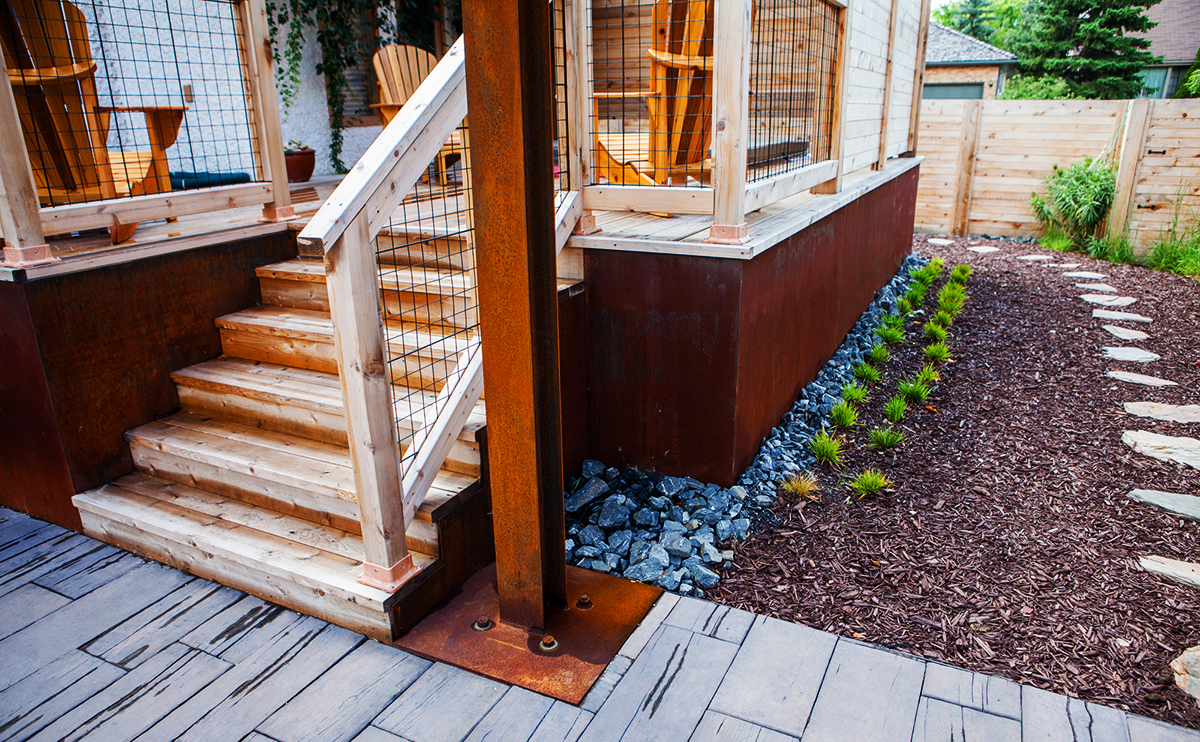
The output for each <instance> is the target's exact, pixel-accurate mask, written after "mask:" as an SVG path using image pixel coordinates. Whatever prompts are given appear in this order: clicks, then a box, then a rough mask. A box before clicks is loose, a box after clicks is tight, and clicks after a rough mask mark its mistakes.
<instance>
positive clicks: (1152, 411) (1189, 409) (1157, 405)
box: [1125, 402, 1200, 423]
mask: <svg viewBox="0 0 1200 742" xmlns="http://www.w3.org/2000/svg"><path fill="white" fill-rule="evenodd" d="M1125 411H1126V412H1128V413H1129V414H1130V415H1137V416H1138V417H1152V418H1154V419H1155V420H1163V421H1165V422H1169V423H1200V405H1197V404H1185V405H1173V404H1162V403H1161V402H1126V403H1125Z"/></svg>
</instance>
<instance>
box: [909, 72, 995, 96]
mask: <svg viewBox="0 0 1200 742" xmlns="http://www.w3.org/2000/svg"><path fill="white" fill-rule="evenodd" d="M999 80H1000V67H999V66H998V65H994V64H992V65H964V66H961V67H959V66H955V67H934V66H929V67H926V68H925V83H926V84H929V83H948V82H950V83H953V82H981V83H984V86H983V98H984V100H992V99H994V98H995V97H996V94H997V93H998V92H999V91H998V90H997V89H996V88H997V86H998V85H999Z"/></svg>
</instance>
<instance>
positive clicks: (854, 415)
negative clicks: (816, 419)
mask: <svg viewBox="0 0 1200 742" xmlns="http://www.w3.org/2000/svg"><path fill="white" fill-rule="evenodd" d="M829 419H830V421H831V422H832V423H833V424H834V425H835V426H836V427H839V428H853V427H854V426H855V425H858V408H857V407H855V406H854V405H852V404H851V403H849V402H847V401H846V400H844V399H843V400H841V401H839V402H838V403H837V404H835V405H834V406H833V408H832V409H831V410H829Z"/></svg>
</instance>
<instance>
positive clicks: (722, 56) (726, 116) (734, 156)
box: [705, 0, 751, 245]
mask: <svg viewBox="0 0 1200 742" xmlns="http://www.w3.org/2000/svg"><path fill="white" fill-rule="evenodd" d="M750 13H751V7H750V0H722V1H721V2H718V3H717V5H716V12H715V14H714V15H715V17H714V18H713V37H714V38H713V83H714V84H713V88H714V90H713V92H714V95H713V122H712V123H713V155H714V160H715V162H714V169H715V170H716V172H715V173H714V176H713V188H714V189H715V190H716V193H715V194H714V195H715V196H716V199H715V201H716V203H715V206H714V208H713V225H712V228H711V229H710V230H709V235H708V239H707V240H705V241H706V242H719V243H724V244H735V245H736V244H740V243H743V242H745V241H746V240H747V239H748V238H749V229H748V227H747V226H746V146H747V144H749V139H750V126H749V124H750V121H749V119H750Z"/></svg>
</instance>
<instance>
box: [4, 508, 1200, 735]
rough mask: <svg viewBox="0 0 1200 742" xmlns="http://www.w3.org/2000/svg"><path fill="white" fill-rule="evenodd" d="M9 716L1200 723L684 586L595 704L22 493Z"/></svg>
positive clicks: (681, 727)
mask: <svg viewBox="0 0 1200 742" xmlns="http://www.w3.org/2000/svg"><path fill="white" fill-rule="evenodd" d="M0 737H3V738H4V739H6V740H59V739H71V740H79V739H89V740H103V741H104V742H125V741H127V740H134V739H137V740H174V739H177V740H203V741H205V742H208V741H216V742H222V741H223V740H231V741H236V740H244V741H245V742H301V741H311V742H349V741H350V740H356V741H357V742H402V741H404V740H407V741H409V742H459V741H461V740H471V741H472V742H476V741H479V742H482V741H483V740H493V741H500V740H504V741H505V742H525V741H531V740H537V741H538V742H552V741H555V740H565V741H569V742H576V741H582V742H604V741H609V740H611V741H616V740H627V741H633V740H663V741H664V742H674V741H676V740H678V741H680V742H684V741H687V740H690V741H691V742H740V741H754V740H757V741H758V742H787V741H788V740H791V741H792V742H795V741H796V740H806V741H809V742H816V741H817V740H854V741H855V742H859V741H865V740H880V741H881V742H888V741H889V740H905V741H907V740H913V741H917V740H963V739H987V740H997V741H998V742H1007V741H1008V740H1011V741H1012V742H1020V741H1021V740H1033V739H1047V740H1051V739H1053V740H1069V739H1075V740H1095V741H1096V742H1100V741H1101V740H1105V741H1107V740H1118V741H1120V742H1185V741H1189V740H1190V741H1191V742H1198V741H1200V733H1197V732H1193V731H1190V730H1187V729H1184V728H1182V727H1176V726H1171V725H1169V724H1164V723H1161V722H1158V721H1154V720H1151V719H1146V718H1144V717H1139V716H1133V715H1129V714H1125V713H1124V712H1121V711H1119V710H1116V709H1112V708H1107V707H1104V706H1098V705H1095V704H1091V703H1085V702H1083V701H1079V700H1076V699H1068V698H1066V697H1064V696H1060V695H1056V694H1053V693H1049V692H1046V691H1043V690H1039V689H1037V688H1032V687H1028V686H1021V685H1017V684H1016V683H1013V682H1011V681H1008V680H1004V679H1002V678H996V677H990V676H987V675H981V674H978V673H973V672H968V671H965V670H960V669H957V668H953V667H949V666H947V665H942V664H938V663H934V662H927V661H925V660H922V659H918V658H916V657H912V656H910V655H906V654H900V653H897V652H893V651H890V650H888V649H885V648H883V647H878V646H872V645H869V644H865V643H862V642H858V641H855V640H853V639H846V638H844V637H839V636H836V635H833V634H828V633H825V632H822V631H817V630H815V629H811V628H808V627H805V626H800V625H798V624H791V623H786V622H783V621H779V620H776V619H772V618H766V617H763V616H755V615H753V614H750V613H746V612H743V611H738V610H734V609H730V608H728V607H725V606H718V605H716V604H713V603H707V602H704V601H701V600H696V599H692V598H680V597H679V596H676V595H674V594H671V593H666V594H664V595H663V597H662V598H661V599H660V600H659V601H658V603H657V604H656V605H655V607H654V609H653V610H652V611H651V612H650V614H649V615H648V616H647V617H646V619H645V620H644V621H643V622H642V625H641V626H639V627H638V629H637V630H636V631H635V632H634V634H633V635H632V636H631V637H630V638H629V641H627V642H626V643H625V646H624V647H623V648H622V649H621V652H620V654H619V655H618V656H617V657H616V658H615V659H614V660H613V661H612V662H611V663H610V664H609V666H608V668H607V669H606V670H605V672H604V674H603V675H602V676H601V678H600V680H599V681H598V682H597V684H596V686H595V687H594V688H593V689H592V691H591V692H590V693H589V694H588V696H587V697H586V698H585V699H584V700H583V703H582V704H581V705H580V706H578V707H576V706H571V705H569V704H566V703H562V702H561V701H556V700H553V699H551V698H547V697H545V696H541V695H538V694H536V693H532V692H530V691H527V690H523V689H521V688H517V687H512V686H508V685H505V684H503V683H498V682H495V681H493V680H489V679H487V678H483V677H480V676H478V675H474V674H472V673H469V672H466V671H463V670H459V669H457V668H455V667H452V666H450V665H446V664H442V663H433V662H429V661H427V660H423V659H420V658H418V657H415V656H413V655H410V654H407V653H405V652H403V651H400V650H398V649H395V648H393V647H390V646H387V645H384V644H379V643H376V642H373V641H370V640H367V639H364V638H363V637H361V636H359V635H357V634H354V633H352V632H350V631H346V630H345V629H341V628H339V627H337V626H332V625H330V624H327V623H325V622H323V621H320V620H318V619H315V618H311V617H307V616H302V615H299V614H297V613H293V612H292V611H289V610H286V609H284V608H280V607H279V606H274V605H272V604H270V603H266V602H264V601H262V600H259V599H258V598H254V597H251V596H248V595H246V594H244V593H241V592H239V591H237V590H233V589H231V588H227V587H222V586H220V585H217V584H215V583H212V582H208V581H206V580H202V579H198V578H194V577H192V576H190V575H188V574H186V573H184V572H181V571H179V570H176V569H172V568H170V567H166V566H163V565H160V564H155V563H153V562H147V561H145V560H143V559H141V558H139V557H136V556H134V555H132V554H129V553H126V552H123V551H121V550H119V549H116V548H114V547H111V546H107V545H105V544H101V543H99V542H97V541H93V540H92V539H90V538H87V537H85V536H81V535H78V534H73V533H70V532H68V531H65V530H63V529H61V528H59V527H57V526H53V525H49V524H46V523H42V522H41V521H38V520H35V519H33V518H29V517H28V516H25V515H22V514H20V513H15V512H13V511H10V510H4V509H0Z"/></svg>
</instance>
